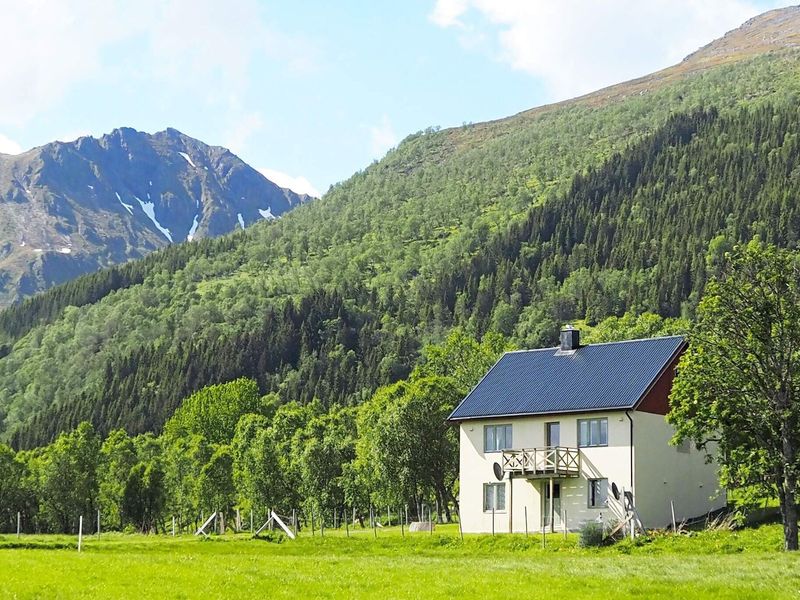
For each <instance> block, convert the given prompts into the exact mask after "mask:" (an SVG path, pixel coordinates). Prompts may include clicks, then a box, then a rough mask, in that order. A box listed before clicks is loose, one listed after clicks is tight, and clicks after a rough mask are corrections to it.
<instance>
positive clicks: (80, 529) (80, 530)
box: [78, 515, 83, 552]
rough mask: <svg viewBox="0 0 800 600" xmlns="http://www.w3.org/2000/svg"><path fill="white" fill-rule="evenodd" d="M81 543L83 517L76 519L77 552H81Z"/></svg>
mask: <svg viewBox="0 0 800 600" xmlns="http://www.w3.org/2000/svg"><path fill="white" fill-rule="evenodd" d="M81 542H83V515H81V516H80V518H79V519H78V552H80V551H81Z"/></svg>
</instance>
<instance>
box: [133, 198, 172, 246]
mask: <svg viewBox="0 0 800 600" xmlns="http://www.w3.org/2000/svg"><path fill="white" fill-rule="evenodd" d="M136 199H137V200H139V204H140V205H141V206H142V210H143V211H144V214H146V215H147V216H148V218H149V219H150V220H151V221H152V222H153V225H155V226H156V229H158V230H159V231H160V232H161V233H163V234H164V237H166V238H167V239H168V240H169V241H170V242H172V234H171V233H170V231H169V229H166V228H165V227H162V226H161V223H159V222H158V219H156V205H155V204H153V203H152V202H143V201H142V200H140V199H139V198H136Z"/></svg>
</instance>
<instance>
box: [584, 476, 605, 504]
mask: <svg viewBox="0 0 800 600" xmlns="http://www.w3.org/2000/svg"><path fill="white" fill-rule="evenodd" d="M595 486H597V490H596V492H599V493H600V494H601V498H602V500H601V501H600V502H599V503H598V502H597V494H596V493H595ZM587 489H588V496H587V498H586V506H587V508H606V507H608V479H607V478H596V479H589V480H588V486H587Z"/></svg>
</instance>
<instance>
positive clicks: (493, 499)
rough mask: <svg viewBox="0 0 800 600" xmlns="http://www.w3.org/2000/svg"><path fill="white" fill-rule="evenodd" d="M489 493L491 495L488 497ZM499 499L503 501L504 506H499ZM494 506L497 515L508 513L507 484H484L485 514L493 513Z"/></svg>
mask: <svg viewBox="0 0 800 600" xmlns="http://www.w3.org/2000/svg"><path fill="white" fill-rule="evenodd" d="M501 491H502V494H501V493H500V492H501ZM487 492H488V493H489V494H491V495H488V494H487ZM498 499H500V500H502V501H503V502H502V503H503V505H502V506H498ZM492 506H494V512H495V513H502V512H506V484H505V482H504V481H502V482H500V483H498V482H495V481H493V482H491V483H484V484H483V512H487V513H490V512H492Z"/></svg>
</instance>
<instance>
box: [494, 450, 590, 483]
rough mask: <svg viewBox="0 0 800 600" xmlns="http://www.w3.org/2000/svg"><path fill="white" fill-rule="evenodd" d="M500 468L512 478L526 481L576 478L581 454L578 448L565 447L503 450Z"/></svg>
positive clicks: (579, 467) (578, 472) (579, 469)
mask: <svg viewBox="0 0 800 600" xmlns="http://www.w3.org/2000/svg"><path fill="white" fill-rule="evenodd" d="M501 466H502V467H503V471H504V472H506V473H511V475H512V476H518V477H527V478H528V479H535V478H539V477H542V478H546V477H577V476H578V475H580V473H581V453H580V450H578V448H568V447H566V446H549V447H544V448H523V449H522V450H503V459H502V463H501Z"/></svg>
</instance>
